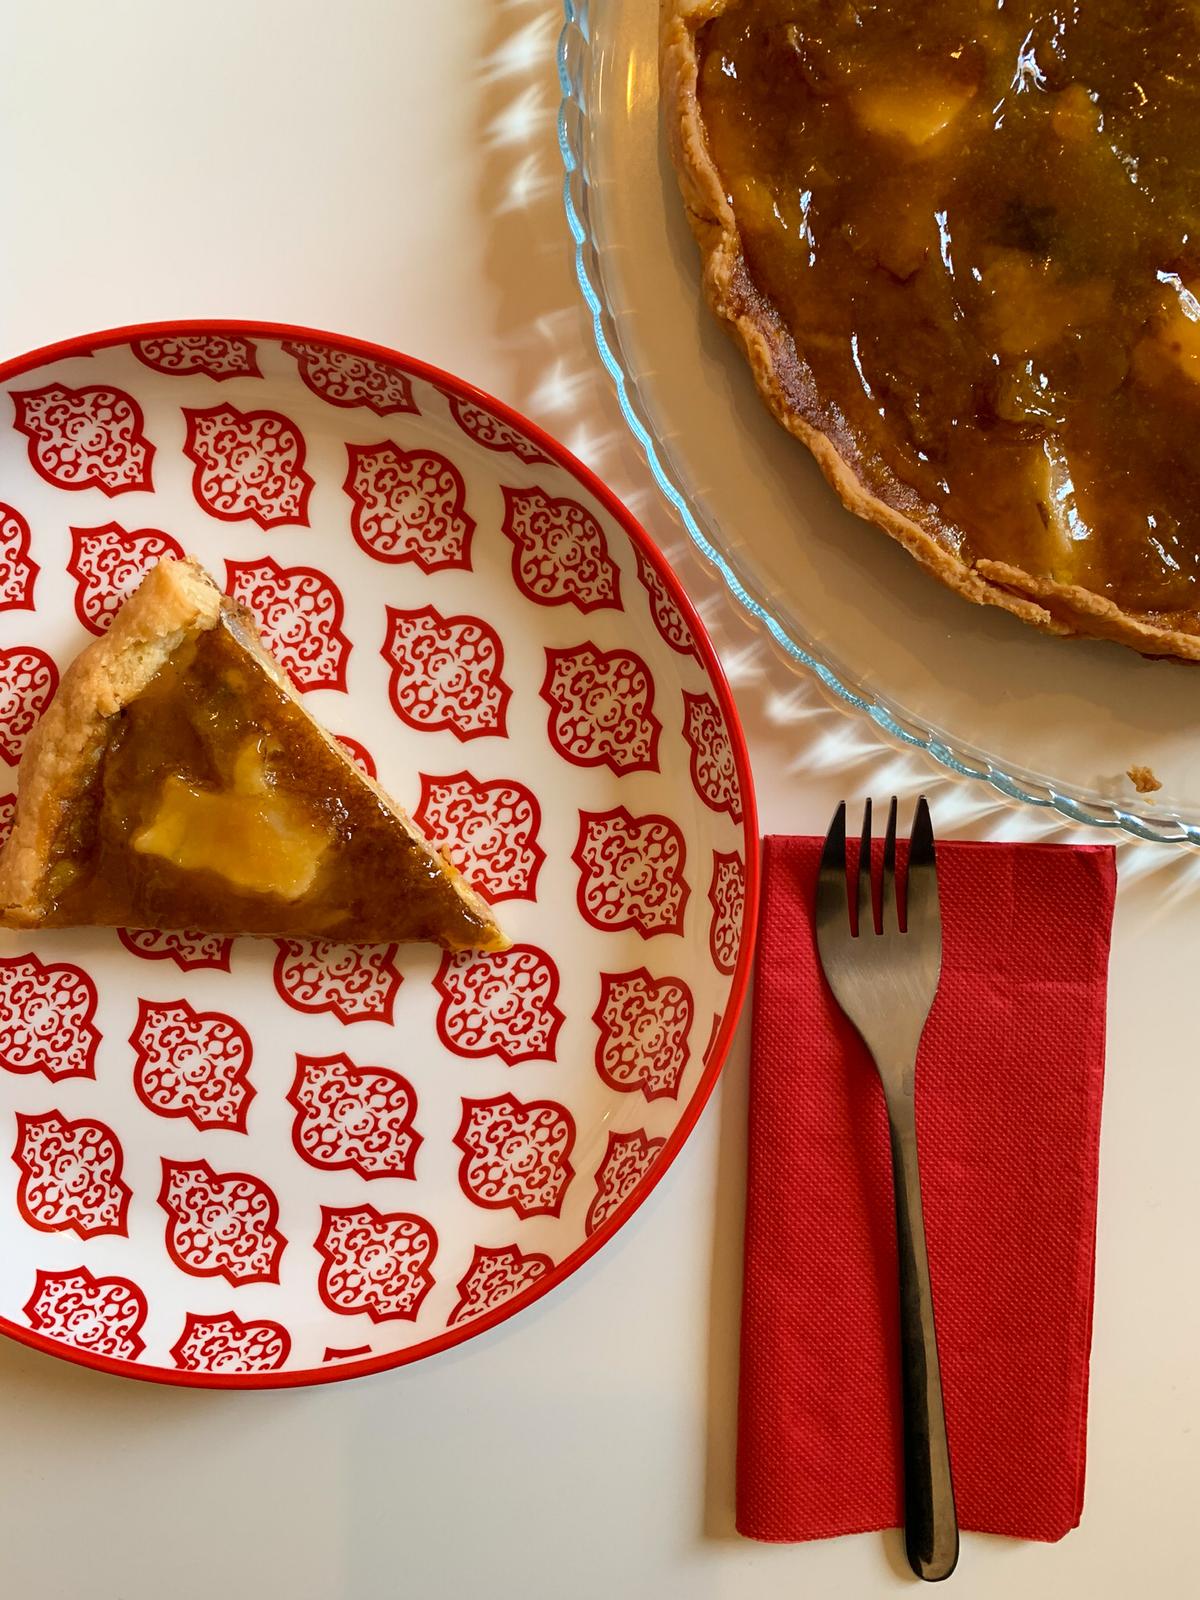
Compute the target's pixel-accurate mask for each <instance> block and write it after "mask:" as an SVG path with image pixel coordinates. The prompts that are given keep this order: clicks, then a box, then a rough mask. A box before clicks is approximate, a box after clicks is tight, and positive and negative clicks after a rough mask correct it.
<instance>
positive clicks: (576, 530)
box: [504, 488, 621, 612]
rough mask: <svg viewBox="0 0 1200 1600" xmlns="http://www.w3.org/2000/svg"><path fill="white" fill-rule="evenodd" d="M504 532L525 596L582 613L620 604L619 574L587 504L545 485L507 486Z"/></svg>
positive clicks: (520, 587)
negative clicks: (548, 490)
mask: <svg viewBox="0 0 1200 1600" xmlns="http://www.w3.org/2000/svg"><path fill="white" fill-rule="evenodd" d="M504 533H505V535H506V537H507V538H509V539H511V540H512V544H513V578H514V580H515V582H516V585H517V587H518V589H520V590H521V592H522V594H524V595H525V596H526V597H527V598H528V599H530V600H533V601H535V602H536V603H537V604H538V605H543V606H562V605H568V604H570V605H573V606H574V607H575V608H576V609H577V610H578V611H583V612H587V611H597V610H600V609H601V608H602V607H605V606H607V607H612V608H614V609H616V610H619V609H620V606H621V574H620V571H619V570H618V568H617V564H616V562H615V561H614V560H613V559H612V557H611V556H610V555H609V552H608V542H607V540H606V539H605V537H604V532H603V529H602V528H601V527H600V524H599V522H597V520H596V518H595V517H594V516H593V515H592V513H591V512H590V511H589V510H588V509H587V507H586V506H581V505H580V504H579V502H578V501H576V500H565V499H557V500H556V499H555V498H554V497H553V496H552V495H549V494H547V493H546V491H545V490H544V489H510V488H505V490H504Z"/></svg>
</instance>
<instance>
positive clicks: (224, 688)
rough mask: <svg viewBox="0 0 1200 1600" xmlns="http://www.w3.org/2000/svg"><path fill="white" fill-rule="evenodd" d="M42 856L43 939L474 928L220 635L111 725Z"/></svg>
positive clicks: (283, 699) (414, 851)
mask: <svg viewBox="0 0 1200 1600" xmlns="http://www.w3.org/2000/svg"><path fill="white" fill-rule="evenodd" d="M108 735H109V736H108V739H107V741H106V742H105V744H104V745H103V747H102V748H101V750H100V751H99V752H98V754H97V758H96V761H95V762H94V764H93V767H92V770H91V772H90V774H89V775H88V777H87V780H86V783H85V787H84V792H83V793H82V794H81V795H79V796H77V797H74V798H73V801H72V803H71V804H70V805H69V806H68V807H66V808H65V810H64V816H65V817H66V818H67V819H68V820H67V821H64V823H63V825H62V827H61V828H60V831H59V835H58V837H57V838H56V839H55V841H54V846H53V850H52V865H51V868H50V880H49V888H50V895H51V898H52V900H53V902H54V910H53V912H52V913H51V915H50V916H49V917H48V918H47V919H46V920H47V922H48V923H51V924H53V923H65V924H70V923H73V922H77V921H85V922H96V923H132V924H134V925H138V926H145V927H156V928H180V927H183V928H188V927H196V928H204V929H207V930H210V931H214V932H245V933H266V934H278V935H286V934H288V933H295V934H296V935H298V936H299V935H303V934H323V935H326V936H327V937H329V938H332V939H338V938H351V939H355V940H368V941H369V940H392V939H396V938H415V939H424V938H434V939H438V938H441V937H442V936H446V937H448V939H449V941H450V942H451V943H452V944H456V945H457V944H466V945H469V944H471V943H472V942H474V940H475V937H476V935H478V933H479V931H480V929H481V927H482V924H481V923H480V921H479V920H478V919H477V918H475V917H474V915H473V914H472V913H471V912H470V911H469V910H468V908H467V907H465V906H463V905H462V904H461V903H460V902H459V901H458V899H457V897H456V896H455V894H454V893H453V891H452V890H451V888H450V887H449V886H448V885H447V884H446V883H445V882H444V879H443V875H442V873H441V870H440V868H439V864H438V863H437V861H436V860H434V859H432V858H431V857H430V856H429V855H428V854H427V852H425V851H424V850H423V849H421V848H420V846H419V845H418V844H417V843H416V842H415V841H414V840H412V839H411V838H410V837H409V835H408V834H407V833H406V831H405V830H404V829H403V827H402V826H401V825H400V823H399V822H397V821H396V819H395V817H394V816H393V815H392V814H391V812H390V811H389V809H388V807H387V806H385V805H384V803H383V802H382V800H380V799H379V798H378V796H376V794H375V793H374V791H373V790H371V789H370V788H369V787H368V786H367V785H365V784H363V783H360V782H359V781H358V780H357V778H356V776H355V774H354V773H353V772H352V771H351V770H350V769H349V768H348V766H347V764H346V763H345V762H344V761H343V760H342V758H341V756H340V754H339V753H338V752H337V751H335V750H333V749H331V748H330V747H329V745H328V744H327V743H326V741H325V740H324V739H323V738H322V736H321V735H320V733H319V732H318V731H317V730H316V729H315V728H314V727H313V726H312V724H311V723H310V722H309V720H308V718H307V717H306V716H305V715H304V713H303V712H302V711H301V710H300V708H299V707H298V706H297V705H295V704H294V703H293V702H292V700H291V699H289V697H288V696H287V695H286V694H285V693H284V692H283V691H282V690H281V689H280V688H279V686H278V684H276V683H275V682H274V681H273V680H272V678H271V677H270V675H269V674H268V673H267V672H266V670H265V669H264V668H263V667H262V666H261V665H260V664H259V663H258V661H257V659H256V658H255V657H254V656H252V655H249V654H248V653H247V651H246V650H245V649H244V648H243V647H242V645H241V644H240V643H239V641H238V639H237V637H236V636H235V632H234V631H232V630H231V628H230V627H229V626H227V625H225V624H222V625H219V626H217V627H216V628H213V629H212V630H211V631H210V632H206V633H202V634H200V635H199V636H198V637H197V638H196V639H194V640H192V641H190V642H188V643H187V644H185V645H183V646H181V647H180V649H179V650H177V651H176V653H175V655H174V656H172V658H171V659H170V661H168V662H167V664H166V665H165V666H164V667H163V668H162V669H161V671H160V672H159V673H158V674H157V676H156V677H155V678H154V679H153V680H152V681H151V683H150V684H149V686H148V687H147V689H146V690H145V692H144V693H142V694H141V695H140V696H139V697H138V698H137V699H136V700H134V701H133V702H132V703H131V704H130V705H128V706H127V707H126V708H125V709H124V710H123V711H121V712H119V713H118V714H117V716H116V717H114V718H113V719H112V722H111V724H110V726H109V730H108Z"/></svg>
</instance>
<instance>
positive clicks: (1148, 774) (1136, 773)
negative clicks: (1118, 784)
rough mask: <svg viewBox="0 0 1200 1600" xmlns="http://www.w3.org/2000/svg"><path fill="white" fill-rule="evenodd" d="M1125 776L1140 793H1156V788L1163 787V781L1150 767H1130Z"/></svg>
mask: <svg viewBox="0 0 1200 1600" xmlns="http://www.w3.org/2000/svg"><path fill="white" fill-rule="evenodd" d="M1125 776H1126V777H1127V778H1128V779H1129V781H1130V783H1132V785H1133V787H1134V788H1135V789H1136V790H1137V792H1138V793H1139V794H1154V793H1155V791H1156V790H1158V789H1161V788H1162V783H1161V781H1160V780H1159V779H1158V778H1157V777H1156V776H1155V774H1154V771H1153V769H1152V768H1150V767H1130V768H1128V770H1127V771H1126V774H1125Z"/></svg>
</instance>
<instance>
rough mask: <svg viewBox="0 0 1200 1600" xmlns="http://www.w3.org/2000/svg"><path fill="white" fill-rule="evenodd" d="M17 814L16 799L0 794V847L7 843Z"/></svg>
mask: <svg viewBox="0 0 1200 1600" xmlns="http://www.w3.org/2000/svg"><path fill="white" fill-rule="evenodd" d="M16 814H17V797H16V795H15V794H0V846H3V845H6V844H7V843H8V836H9V834H10V833H11V832H12V825H13V822H14V820H15V818H16Z"/></svg>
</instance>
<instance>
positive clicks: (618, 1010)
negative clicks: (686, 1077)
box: [592, 967, 694, 1100]
mask: <svg viewBox="0 0 1200 1600" xmlns="http://www.w3.org/2000/svg"><path fill="white" fill-rule="evenodd" d="M693 1015H694V1007H693V1004H692V992H691V990H690V989H689V988H688V986H687V984H686V983H684V982H683V980H682V979H681V978H659V979H654V978H652V977H651V976H650V974H649V973H648V972H647V971H646V969H645V967H639V968H638V970H637V971H636V972H602V973H601V974H600V1003H599V1005H598V1006H597V1007H596V1010H595V1012H594V1013H593V1016H592V1020H593V1022H595V1024H596V1026H597V1028H599V1030H600V1037H599V1039H598V1041H597V1043H596V1071H597V1072H598V1073H599V1074H600V1076H601V1077H602V1078H603V1079H604V1081H605V1083H607V1084H608V1085H609V1086H610V1087H611V1088H613V1089H619V1090H623V1091H625V1092H626V1093H628V1092H630V1091H633V1090H638V1089H640V1090H641V1092H642V1094H644V1095H645V1097H646V1099H647V1100H657V1099H659V1098H660V1097H663V1096H669V1097H674V1096H675V1095H677V1094H678V1093H679V1082H680V1079H681V1078H682V1077H683V1073H684V1069H685V1068H686V1066H687V1063H688V1034H689V1033H690V1031H691V1026H692V1017H693Z"/></svg>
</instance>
